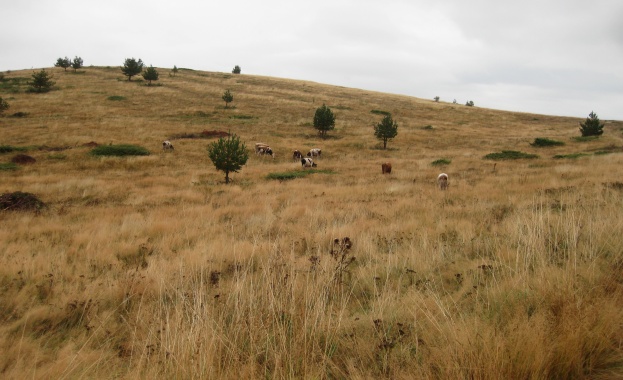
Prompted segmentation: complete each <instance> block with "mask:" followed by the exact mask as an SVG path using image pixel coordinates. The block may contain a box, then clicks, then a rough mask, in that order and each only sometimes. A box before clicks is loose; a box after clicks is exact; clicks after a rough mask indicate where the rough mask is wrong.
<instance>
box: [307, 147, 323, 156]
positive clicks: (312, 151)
mask: <svg viewBox="0 0 623 380" xmlns="http://www.w3.org/2000/svg"><path fill="white" fill-rule="evenodd" d="M321 153H322V149H318V148H314V149H310V150H309V152H307V157H320V154H321Z"/></svg>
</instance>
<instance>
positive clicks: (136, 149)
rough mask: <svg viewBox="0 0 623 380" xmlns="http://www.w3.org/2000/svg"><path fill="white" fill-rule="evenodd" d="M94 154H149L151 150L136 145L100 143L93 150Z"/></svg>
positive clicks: (92, 153)
mask: <svg viewBox="0 0 623 380" xmlns="http://www.w3.org/2000/svg"><path fill="white" fill-rule="evenodd" d="M91 155H93V156H119V157H123V156H149V151H148V150H147V149H145V148H143V147H141V146H136V145H127V144H119V145H100V146H98V147H96V148H95V149H93V150H91Z"/></svg>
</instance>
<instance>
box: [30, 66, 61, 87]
mask: <svg viewBox="0 0 623 380" xmlns="http://www.w3.org/2000/svg"><path fill="white" fill-rule="evenodd" d="M52 78H53V76H52V75H49V74H48V73H47V72H46V71H45V70H44V69H41V71H39V72H36V73H33V74H32V82H30V83H29V84H30V87H31V89H32V91H34V92H48V91H50V89H51V88H52V86H54V85H55V84H56V82H53V81H52Z"/></svg>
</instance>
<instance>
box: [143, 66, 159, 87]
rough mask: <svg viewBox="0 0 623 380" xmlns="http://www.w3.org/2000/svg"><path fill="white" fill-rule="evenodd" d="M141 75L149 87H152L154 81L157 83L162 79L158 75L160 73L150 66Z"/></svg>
mask: <svg viewBox="0 0 623 380" xmlns="http://www.w3.org/2000/svg"><path fill="white" fill-rule="evenodd" d="M141 75H142V76H143V79H145V80H146V81H147V85H148V86H151V81H152V80H153V81H156V80H158V78H159V77H160V74H158V71H157V70H156V69H155V68H154V67H153V66H149V67H148V68H147V69H145V71H144V72H143V74H141Z"/></svg>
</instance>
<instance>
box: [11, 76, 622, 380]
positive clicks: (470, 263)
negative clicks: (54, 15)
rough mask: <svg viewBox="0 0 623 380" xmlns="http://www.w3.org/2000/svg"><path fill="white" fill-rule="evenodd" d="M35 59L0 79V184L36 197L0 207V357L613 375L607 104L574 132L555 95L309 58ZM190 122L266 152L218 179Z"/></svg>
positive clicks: (297, 369)
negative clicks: (358, 70) (543, 106)
mask: <svg viewBox="0 0 623 380" xmlns="http://www.w3.org/2000/svg"><path fill="white" fill-rule="evenodd" d="M47 70H48V71H50V72H52V73H54V80H55V81H56V82H57V84H56V86H55V89H54V90H53V91H50V92H48V93H44V94H34V93H29V92H28V91H27V87H28V86H27V81H28V80H29V79H30V75H31V74H32V72H31V71H14V72H10V73H7V74H6V75H5V78H4V81H2V82H1V83H0V96H1V97H2V98H3V99H5V100H6V101H8V102H9V104H10V106H11V108H10V109H9V110H7V111H6V112H5V113H4V116H3V117H0V180H1V186H0V194H5V195H6V194H10V193H13V192H23V193H30V194H32V195H34V196H36V197H37V198H38V199H39V200H40V201H42V202H43V203H44V205H43V206H42V205H40V204H39V205H38V206H37V207H36V208H35V209H32V210H22V211H11V210H7V209H6V208H8V207H4V209H2V210H0V225H1V226H2V227H1V228H0V352H2V353H3V354H2V355H0V377H2V378H9V379H21V378H26V377H28V378H34V379H49V378H69V379H73V378H124V379H135V378H144V379H153V378H163V379H164V378H166V379H170V378H275V379H281V378H331V379H333V378H338V379H341V378H344V379H345V378H362V379H363V378H388V379H389V378H391V379H412V378H440V379H448V378H479V379H501V378H592V379H599V378H603V379H607V378H616V377H620V376H623V352H622V347H623V325H622V324H621V321H623V237H622V236H621V231H623V212H622V211H623V179H622V178H621V175H620V173H621V171H620V168H621V165H622V164H623V155H622V154H621V152H623V123H622V122H617V121H609V122H606V127H605V132H604V135H603V136H601V137H599V138H597V139H577V136H579V135H580V133H579V130H578V128H579V125H578V122H579V121H582V120H579V119H574V118H565V117H552V116H545V115H534V114H525V113H511V112H503V111H496V110H489V109H481V108H478V107H466V106H463V105H453V104H449V103H444V102H439V103H436V102H433V101H432V100H422V99H416V98H411V97H406V96H397V95H391V94H383V93H377V92H369V91H364V90H357V89H350V88H343V87H336V86H329V85H323V84H318V83H311V82H303V81H294V80H286V79H278V78H268V77H259V76H249V75H244V74H242V75H233V74H225V73H212V72H200V71H193V70H188V69H181V70H180V71H179V73H177V75H176V76H169V74H168V72H167V70H166V69H160V74H161V80H160V81H158V83H157V84H156V85H152V86H147V85H146V82H142V81H139V80H133V81H131V82H128V81H127V79H126V78H125V77H123V75H122V73H121V71H120V69H119V68H118V67H113V68H104V67H90V68H86V69H84V70H81V71H79V72H78V73H71V72H66V73H65V72H63V71H62V70H60V69H47ZM227 89H229V90H230V91H231V93H232V94H233V96H234V101H233V103H231V104H230V105H229V108H225V102H224V101H222V99H221V96H222V94H223V93H224V91H225V90H227ZM322 104H326V105H328V106H329V107H330V108H331V109H332V110H333V112H334V114H335V116H336V128H335V130H334V131H331V132H329V134H328V135H329V136H328V138H326V139H320V138H319V137H318V135H317V133H316V131H315V130H314V128H313V127H312V121H313V115H314V112H315V110H316V108H318V107H320V106H321V105H322ZM588 111H590V110H587V112H588ZM387 112H389V113H391V115H392V117H393V118H394V120H395V121H396V122H397V123H398V125H399V127H398V136H397V137H396V139H394V140H392V141H390V142H389V144H388V149H386V150H383V149H382V143H381V142H380V141H379V140H377V139H375V138H374V135H373V126H374V125H375V124H376V123H378V122H380V120H381V119H382V117H383V114H384V113H387ZM203 131H221V132H231V133H236V134H237V135H239V136H240V137H241V139H242V140H243V141H245V142H246V144H247V147H248V148H249V149H250V150H252V149H253V145H254V143H255V142H260V141H261V142H264V143H268V144H270V145H271V147H272V148H273V149H274V151H275V152H276V157H275V158H274V159H271V158H270V157H258V156H255V155H254V154H253V153H251V155H250V159H249V162H248V163H247V165H246V166H245V167H244V168H243V169H242V171H241V172H239V173H234V174H233V176H232V183H231V184H229V185H225V183H224V174H223V173H221V172H217V171H216V170H215V169H214V167H213V165H212V164H211V162H210V161H209V159H208V156H207V151H206V147H207V146H208V144H209V143H210V142H211V141H214V138H197V137H206V136H202V132H203ZM207 135H209V133H208V134H207ZM190 137H195V138H190ZM536 138H542V139H550V140H552V141H557V142H563V143H564V144H553V145H551V146H549V145H548V146H545V147H540V146H538V144H533V142H534V141H535V139H536ZM167 139H168V140H171V141H172V143H173V144H174V146H175V150H174V151H173V152H163V151H162V149H161V143H162V141H163V140H167ZM95 144H99V145H100V146H102V145H113V146H116V145H131V146H136V147H138V148H144V149H146V150H147V151H148V152H149V153H150V154H149V155H144V156H124V157H109V156H94V155H92V154H90V152H91V151H92V149H93V145H95ZM531 144H532V145H531ZM310 148H321V149H322V158H320V159H318V160H316V161H317V163H318V167H317V168H316V170H315V171H310V172H308V173H307V174H306V175H302V174H300V173H301V172H303V169H302V168H301V165H300V163H297V162H294V161H292V159H291V154H292V150H294V149H299V150H301V151H307V150H309V149H310ZM518 152H519V153H520V154H518ZM490 154H498V155H493V156H488V157H489V158H485V156H487V155H490ZM18 155H26V156H30V157H32V158H34V160H35V162H34V163H27V162H26V160H25V159H24V158H23V157H22V158H21V159H20V158H16V156H18ZM534 155H536V157H535V156H534ZM491 158H492V159H491ZM14 161H15V162H14ZM386 161H389V162H391V163H392V166H393V171H392V173H391V174H390V175H382V174H381V163H382V162H386ZM441 172H446V173H448V174H449V177H450V180H449V182H450V187H449V190H447V191H440V190H439V189H438V188H437V186H436V177H437V175H438V174H439V173H441ZM5 195H3V197H4V196H5ZM346 237H348V238H349V240H344V238H346ZM335 239H337V241H336V240H335Z"/></svg>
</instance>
